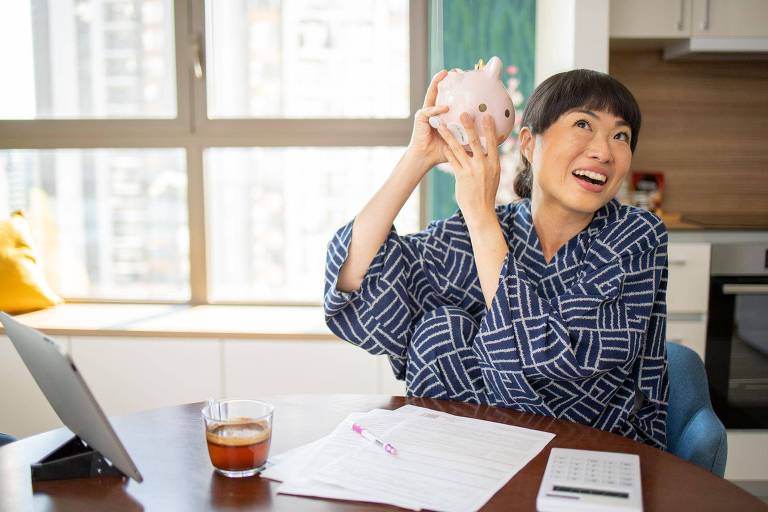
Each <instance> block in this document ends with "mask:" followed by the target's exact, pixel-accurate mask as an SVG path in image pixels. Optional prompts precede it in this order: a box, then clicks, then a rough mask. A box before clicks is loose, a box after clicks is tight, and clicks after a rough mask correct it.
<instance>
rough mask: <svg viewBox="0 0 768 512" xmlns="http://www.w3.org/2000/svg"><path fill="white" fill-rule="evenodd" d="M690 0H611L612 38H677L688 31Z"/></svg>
mask: <svg viewBox="0 0 768 512" xmlns="http://www.w3.org/2000/svg"><path fill="white" fill-rule="evenodd" d="M691 2H692V0H642V1H638V0H611V4H610V18H611V21H610V34H611V37H613V38H626V39H635V38H637V39H642V38H648V39H652V38H658V39H676V38H683V37H689V36H690V33H691Z"/></svg>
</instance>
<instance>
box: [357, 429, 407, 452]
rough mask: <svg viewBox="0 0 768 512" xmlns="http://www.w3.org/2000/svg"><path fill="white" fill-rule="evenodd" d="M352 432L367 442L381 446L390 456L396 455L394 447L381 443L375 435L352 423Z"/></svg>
mask: <svg viewBox="0 0 768 512" xmlns="http://www.w3.org/2000/svg"><path fill="white" fill-rule="evenodd" d="M352 430H354V431H355V432H357V433H358V434H360V435H361V436H363V437H364V438H365V439H367V440H368V441H370V442H372V443H374V444H377V445H379V446H381V447H382V448H384V451H385V452H387V453H389V454H390V455H396V454H397V450H395V447H394V446H392V445H391V444H389V443H385V442H384V441H382V440H381V439H379V438H378V437H376V436H375V435H373V434H371V433H370V432H369V431H367V430H365V429H364V428H363V427H361V426H360V425H358V424H357V423H353V424H352Z"/></svg>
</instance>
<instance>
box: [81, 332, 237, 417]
mask: <svg viewBox="0 0 768 512" xmlns="http://www.w3.org/2000/svg"><path fill="white" fill-rule="evenodd" d="M72 358H73V359H74V361H75V364H76V365H77V367H78V368H79V369H80V371H81V372H82V374H83V378H84V379H85V381H86V383H87V384H88V387H90V388H91V391H92V392H93V394H94V396H95V397H96V399H97V400H98V401H99V403H100V404H101V407H102V408H103V409H104V411H105V413H106V414H107V415H118V414H129V413H132V412H137V411H142V410H146V409H154V408H158V407H166V406H171V405H177V404H184V403H189V402H200V401H204V400H207V399H208V398H215V397H220V396H221V395H222V389H221V353H220V348H219V342H218V341H216V340H181V339H174V338H171V339H168V338H122V337H121V338H112V337H110V338H97V337H73V338H72Z"/></svg>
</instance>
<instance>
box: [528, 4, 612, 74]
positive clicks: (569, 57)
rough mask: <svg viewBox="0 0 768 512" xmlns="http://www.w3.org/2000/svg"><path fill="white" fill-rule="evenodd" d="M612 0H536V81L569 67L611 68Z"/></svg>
mask: <svg viewBox="0 0 768 512" xmlns="http://www.w3.org/2000/svg"><path fill="white" fill-rule="evenodd" d="M609 21H610V20H609V0H537V2H536V63H535V71H534V75H535V81H536V85H538V84H540V83H541V82H542V81H544V80H545V79H546V78H547V77H549V76H552V75H554V74H555V73H559V72H561V71H568V70H570V69H577V68H585V69H594V70H596V71H601V72H603V73H607V72H608V44H609Z"/></svg>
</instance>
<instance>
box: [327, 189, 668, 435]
mask: <svg viewBox="0 0 768 512" xmlns="http://www.w3.org/2000/svg"><path fill="white" fill-rule="evenodd" d="M497 215H498V218H499V223H500V225H501V227H502V231H503V233H504V235H505V237H506V239H507V243H508V246H509V251H508V253H507V256H506V259H505V261H504V264H503V267H502V271H501V275H500V276H499V287H498V289H497V292H496V296H495V297H494V300H493V302H492V305H491V307H490V308H487V307H486V304H485V299H484V297H483V294H482V290H481V288H480V282H479V279H478V277H477V271H476V268H475V264H474V256H473V253H472V246H471V243H470V239H469V233H468V231H467V228H466V225H465V223H464V220H463V217H462V215H461V212H460V211H458V212H456V214H454V215H453V216H451V217H450V218H448V219H444V220H440V221H436V222H433V223H431V224H430V226H429V227H428V228H427V229H426V230H424V231H422V232H420V233H416V234H413V235H406V236H399V235H398V234H397V233H396V231H395V230H394V228H393V229H392V231H391V232H390V234H389V236H388V238H387V240H386V241H385V242H384V244H382V247H381V248H380V250H379V251H378V253H377V254H376V256H375V257H374V259H373V261H372V262H371V265H370V267H369V269H368V271H367V273H366V275H365V277H364V279H363V282H362V284H361V287H360V289H358V290H356V291H355V292H352V293H345V292H341V291H339V290H337V289H336V282H337V280H338V274H339V270H340V269H341V266H342V265H343V263H344V261H345V260H346V257H347V252H348V249H349V243H350V240H351V236H352V223H351V222H350V223H349V224H347V225H345V226H344V227H342V228H341V229H339V231H338V232H337V233H336V234H335V236H334V238H333V239H332V240H331V242H330V244H329V246H328V254H327V262H326V274H325V300H324V306H325V316H326V322H327V324H328V326H329V328H330V329H331V330H332V331H333V332H334V333H335V334H336V335H337V336H339V337H340V338H342V339H345V340H347V341H349V342H350V343H353V344H355V345H357V346H359V347H361V348H363V349H364V350H367V351H368V352H370V353H372V354H384V355H387V356H388V357H389V360H390V363H391V365H392V368H393V370H394V372H395V375H396V376H397V377H398V378H400V379H405V381H406V384H407V389H408V394H409V395H411V396H423V397H431V398H443V399H451V400H461V401H465V402H470V403H481V404H490V405H496V406H501V407H508V408H513V409H516V410H520V411H525V412H530V413H534V414H542V415H547V416H554V417H557V418H561V419H566V420H571V421H575V422H579V423H583V424H586V425H590V426H593V427H595V428H599V429H602V430H606V431H610V432H615V433H617V434H620V435H623V436H626V437H629V438H631V439H635V440H638V441H641V442H645V443H648V444H650V445H653V446H656V447H658V448H662V449H664V448H665V447H666V414H667V398H668V381H667V362H666V348H665V336H666V289H667V231H666V228H665V226H664V224H663V223H662V221H661V220H660V219H659V218H658V217H656V216H655V215H654V214H652V213H650V212H647V211H645V210H642V209H639V208H635V207H632V206H626V205H622V204H621V203H619V202H618V201H616V200H615V199H612V200H611V201H610V202H608V203H607V204H606V205H604V206H603V207H602V208H600V209H599V210H598V211H597V212H595V215H594V217H593V219H592V221H591V222H590V224H589V225H588V226H587V227H586V228H585V229H584V230H583V231H581V232H580V233H579V234H577V235H576V236H574V237H573V238H572V239H571V240H569V241H568V242H567V243H566V244H565V245H563V247H561V248H560V249H559V250H558V252H557V253H556V254H555V255H554V257H553V258H552V259H551V260H550V262H549V263H547V262H546V261H545V260H544V256H543V253H542V251H541V246H540V243H539V240H538V237H537V235H536V230H535V229H534V227H533V221H532V217H531V205H530V200H529V199H524V200H521V201H518V202H516V203H512V204H509V205H506V206H503V207H499V208H498V209H497Z"/></svg>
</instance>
